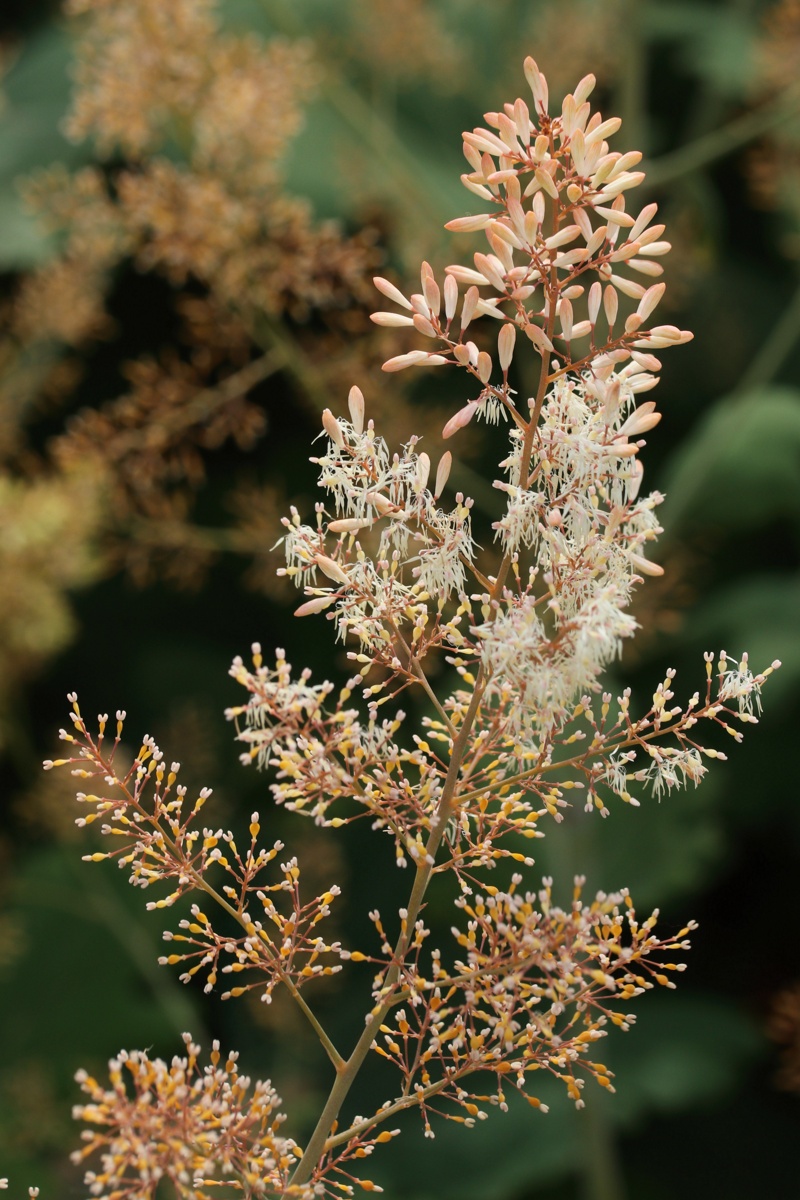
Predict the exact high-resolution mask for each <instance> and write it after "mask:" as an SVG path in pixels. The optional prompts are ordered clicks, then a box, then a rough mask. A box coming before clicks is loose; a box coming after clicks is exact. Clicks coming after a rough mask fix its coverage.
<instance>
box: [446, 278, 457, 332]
mask: <svg viewBox="0 0 800 1200" xmlns="http://www.w3.org/2000/svg"><path fill="white" fill-rule="evenodd" d="M457 307H458V283H457V281H456V280H455V279H454V278H453V276H452V275H448V276H447V277H446V279H445V281H444V315H445V317H446V318H447V320H448V321H452V319H453V317H454V316H455V315H456V308H457Z"/></svg>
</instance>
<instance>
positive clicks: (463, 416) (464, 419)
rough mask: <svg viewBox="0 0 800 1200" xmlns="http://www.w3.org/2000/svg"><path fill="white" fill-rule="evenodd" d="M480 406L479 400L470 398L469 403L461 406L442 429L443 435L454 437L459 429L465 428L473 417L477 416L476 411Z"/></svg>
mask: <svg viewBox="0 0 800 1200" xmlns="http://www.w3.org/2000/svg"><path fill="white" fill-rule="evenodd" d="M477 407H478V402H477V400H470V402H469V404H467V405H465V407H464V408H460V409H459V410H458V412H457V413H456V414H455V416H453V417H451V418H450V420H449V421H448V422H447V424H446V425H445V427H444V429H443V430H442V437H443V438H449V437H452V436H453V434H454V433H456V432H457V431H458V430H459V429H463V428H464V426H465V425H469V423H470V421H471V420H472V418H473V417H474V416H475V411H476V409H477Z"/></svg>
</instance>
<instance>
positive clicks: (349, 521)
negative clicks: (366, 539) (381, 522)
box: [328, 517, 372, 533]
mask: <svg viewBox="0 0 800 1200" xmlns="http://www.w3.org/2000/svg"><path fill="white" fill-rule="evenodd" d="M371 524H372V522H371V521H362V520H361V519H360V518H359V517H342V518H341V519H339V520H336V521H329V522H328V532H329V533H358V532H359V530H361V529H369V527H370V525H371Z"/></svg>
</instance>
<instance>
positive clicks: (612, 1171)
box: [579, 1104, 626, 1200]
mask: <svg viewBox="0 0 800 1200" xmlns="http://www.w3.org/2000/svg"><path fill="white" fill-rule="evenodd" d="M579 1120H580V1121H581V1123H582V1124H583V1133H584V1138H583V1142H584V1148H585V1152H586V1158H585V1160H584V1177H583V1183H584V1187H583V1196H584V1200H625V1196H626V1191H625V1180H624V1178H623V1174H622V1170H621V1166H620V1161H619V1156H618V1154H617V1152H616V1146H615V1144H614V1132H613V1129H612V1127H611V1124H610V1122H609V1120H608V1118H607V1117H606V1115H605V1113H603V1112H602V1110H601V1106H600V1105H599V1104H590V1105H588V1107H587V1108H585V1109H584V1110H583V1111H582V1112H581V1113H580V1114H579Z"/></svg>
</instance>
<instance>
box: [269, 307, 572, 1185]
mask: <svg viewBox="0 0 800 1200" xmlns="http://www.w3.org/2000/svg"><path fill="white" fill-rule="evenodd" d="M554 323H555V305H553V306H552V307H551V314H550V318H549V320H548V330H547V332H548V336H550V335H551V334H552V330H553V325H554ZM548 367H549V355H546V356H544V357H543V359H542V365H541V374H540V376H539V386H538V388H537V394H536V398H535V400H534V403H533V405H532V406H531V416H530V421H529V422H528V425H527V428H526V430H525V437H524V441H523V446H522V455H521V458H522V462H521V472H520V475H521V478H522V479H526V478H527V476H528V472H529V469H530V460H531V455H532V453H533V439H534V434H535V432H536V426H537V424H538V422H539V415H540V413H541V411H542V405H543V403H544V397H545V393H546V391H547V372H548ZM510 566H511V558H510V555H508V554H507V555H505V556H504V558H503V561H502V563H501V564H500V567H499V569H498V572H497V576H496V578H495V580H494V581H493V584H492V595H493V598H494V599H497V598H498V597H499V596H500V595H501V593H502V589H503V585H504V583H505V579H506V577H507V575H508V571H509V568H510ZM486 683H487V680H486V678H485V676H484V673H483V668H482V667H481V668H480V669H479V671H478V677H477V679H476V682H475V690H474V692H473V693H472V699H471V701H470V704H469V708H468V709H467V712H466V714H465V716H464V720H463V721H462V723H461V727H460V729H459V731H458V735H457V737H456V739H455V741H454V742H453V751H452V754H451V755H450V763H449V766H448V769H447V776H446V778H445V781H444V786H443V788H442V794H441V796H440V798H439V804H438V806H437V809H436V816H435V817H434V820H433V823H432V825H431V831H430V834H429V836H428V840H427V842H426V844H425V850H424V853H423V855H422V857H421V859H420V860H419V861H418V862H417V870H416V874H415V877H414V885H413V887H412V889H411V895H410V897H409V901H408V904H407V906H406V910H407V917H406V920H405V924H404V928H403V930H402V932H401V933H400V936H399V937H398V939H397V944H396V945H395V948H394V954H393V962H392V965H391V966H390V967H389V969H388V971H387V972H386V981H385V983H384V986H383V989H382V999H381V1000H380V1001H379V1002H378V1004H376V1005H375V1007H374V1008H373V1009H372V1011H371V1012H369V1013H368V1014H367V1019H366V1025H365V1028H364V1032H363V1033H362V1034H361V1036H360V1037H359V1039H358V1041H357V1042H356V1044H355V1046H354V1048H353V1051H352V1053H351V1054H350V1057H349V1058H348V1059H347V1060H346V1061H345V1062H344V1063H343V1064H342V1065H341V1066H338V1067H337V1071H336V1078H335V1080H334V1082H333V1086H332V1088H331V1090H330V1092H329V1094H328V1099H327V1100H326V1101H325V1107H324V1108H323V1110H322V1112H321V1114H320V1117H319V1120H318V1121H317V1124H316V1127H315V1129H314V1132H313V1133H312V1135H311V1137H310V1138H309V1140H308V1144H307V1145H306V1149H305V1153H304V1154H303V1157H302V1158H301V1160H300V1162H299V1163H298V1166H297V1169H296V1170H295V1172H294V1174H293V1175H292V1178H291V1181H290V1182H291V1183H292V1184H301V1183H307V1182H308V1180H309V1179H310V1178H311V1176H312V1175H313V1173H314V1169H315V1168H316V1166H317V1164H318V1163H319V1161H320V1159H321V1158H322V1156H323V1154H324V1153H325V1149H326V1143H327V1141H328V1138H329V1136H330V1133H331V1130H332V1128H333V1125H334V1122H335V1121H336V1120H337V1118H338V1116H339V1112H340V1110H341V1107H342V1105H343V1103H344V1101H345V1099H346V1097H347V1094H348V1093H349V1091H350V1089H351V1088H352V1086H353V1084H354V1083H355V1080H356V1076H357V1075H358V1072H359V1071H360V1069H361V1067H362V1065H363V1063H364V1060H365V1058H366V1057H367V1055H368V1053H369V1050H370V1047H371V1046H372V1043H373V1042H374V1040H375V1036H376V1033H377V1031H378V1029H379V1027H380V1025H381V1024H382V1023H383V1021H384V1020H385V1018H386V1016H387V1015H388V1013H389V1012H390V1011H391V1009H392V1007H393V1006H394V1005H395V1004H397V1003H398V1002H399V996H398V991H399V989H398V982H399V979H400V968H401V964H402V962H403V959H404V958H405V955H406V953H407V951H408V946H409V942H410V940H411V937H412V935H413V931H414V925H415V923H416V920H417V917H418V916H419V913H420V909H421V908H422V903H423V900H424V898H425V893H426V891H427V888H428V884H429V882H430V878H431V874H432V872H433V865H434V862H435V859H436V853H437V851H438V849H439V846H440V845H441V841H442V837H443V835H444V831H445V828H446V827H447V822H448V820H449V819H450V815H451V812H452V809H453V800H454V798H455V792H456V785H457V783H458V775H459V772H460V770H461V764H462V762H463V759H464V754H465V752H466V750H467V746H468V743H469V737H470V734H471V732H472V727H473V725H474V723H475V718H476V716H477V714H478V709H479V707H480V702H481V699H482V697H483V692H484V689H485V687H486Z"/></svg>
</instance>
